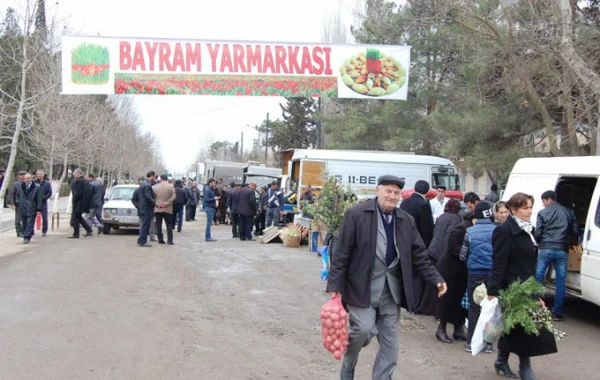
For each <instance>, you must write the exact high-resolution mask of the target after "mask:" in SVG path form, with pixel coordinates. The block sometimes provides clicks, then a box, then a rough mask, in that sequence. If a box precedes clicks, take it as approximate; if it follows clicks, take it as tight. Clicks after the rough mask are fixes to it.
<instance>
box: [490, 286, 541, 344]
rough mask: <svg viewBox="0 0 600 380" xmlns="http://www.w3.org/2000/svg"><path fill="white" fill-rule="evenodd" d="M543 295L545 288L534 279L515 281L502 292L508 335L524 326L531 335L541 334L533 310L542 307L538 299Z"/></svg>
mask: <svg viewBox="0 0 600 380" xmlns="http://www.w3.org/2000/svg"><path fill="white" fill-rule="evenodd" d="M543 293H544V287H543V286H542V285H541V284H540V283H539V282H537V281H536V279H535V278H534V277H529V278H528V279H527V280H526V281H525V282H522V281H515V282H513V283H512V284H510V285H509V286H508V288H507V289H504V290H501V291H500V305H501V306H502V312H503V317H504V332H505V333H506V334H508V333H510V332H511V331H512V330H513V329H514V328H515V327H517V326H522V327H523V329H524V330H525V332H526V333H527V334H529V335H539V334H540V332H539V326H537V325H536V324H535V322H534V321H533V319H532V318H531V310H534V309H538V308H540V307H541V304H540V300H539V299H538V297H539V295H540V294H543Z"/></svg>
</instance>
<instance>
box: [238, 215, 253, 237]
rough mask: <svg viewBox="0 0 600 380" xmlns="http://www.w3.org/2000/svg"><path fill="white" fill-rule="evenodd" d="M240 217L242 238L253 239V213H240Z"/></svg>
mask: <svg viewBox="0 0 600 380" xmlns="http://www.w3.org/2000/svg"><path fill="white" fill-rule="evenodd" d="M239 218H240V240H252V224H253V223H252V221H253V220H254V216H253V215H239Z"/></svg>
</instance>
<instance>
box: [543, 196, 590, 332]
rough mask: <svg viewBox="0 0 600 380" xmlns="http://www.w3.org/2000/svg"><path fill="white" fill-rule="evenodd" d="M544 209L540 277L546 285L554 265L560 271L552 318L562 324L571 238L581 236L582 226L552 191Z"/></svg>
mask: <svg viewBox="0 0 600 380" xmlns="http://www.w3.org/2000/svg"><path fill="white" fill-rule="evenodd" d="M542 203H543V205H544V209H543V210H541V211H540V212H539V213H538V216H537V225H536V229H535V239H536V240H537V242H538V244H539V249H540V252H539V256H538V263H537V270H536V278H537V280H538V281H539V282H542V280H543V279H544V276H545V274H546V271H547V270H548V266H549V264H550V263H552V265H553V266H554V270H555V271H556V279H555V282H556V292H555V295H554V308H553V309H552V316H553V318H554V320H555V321H562V320H564V317H563V315H562V305H563V300H564V298H565V285H566V281H567V260H568V250H569V235H570V236H575V237H578V236H579V223H578V221H577V217H576V216H575V212H574V211H573V210H570V209H568V208H566V207H564V206H563V205H561V204H560V203H558V202H557V201H556V193H555V192H554V191H552V190H548V191H545V192H544V193H543V194H542Z"/></svg>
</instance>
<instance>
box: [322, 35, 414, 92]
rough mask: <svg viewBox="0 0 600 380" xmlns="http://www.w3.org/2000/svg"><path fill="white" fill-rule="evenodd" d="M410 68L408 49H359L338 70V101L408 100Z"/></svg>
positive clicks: (376, 47)
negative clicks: (346, 99)
mask: <svg viewBox="0 0 600 380" xmlns="http://www.w3.org/2000/svg"><path fill="white" fill-rule="evenodd" d="M361 48H362V50H361ZM334 58H335V60H337V59H338V58H339V57H334ZM409 65H410V47H408V46H368V45H358V46H357V48H356V49H354V54H353V55H349V56H346V58H345V59H344V60H343V62H342V64H341V65H340V66H339V68H338V69H339V75H338V98H364V99H369V98H370V99H373V98H376V99H398V100H406V97H407V95H408V68H409Z"/></svg>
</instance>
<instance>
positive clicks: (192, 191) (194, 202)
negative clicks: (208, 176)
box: [185, 181, 200, 222]
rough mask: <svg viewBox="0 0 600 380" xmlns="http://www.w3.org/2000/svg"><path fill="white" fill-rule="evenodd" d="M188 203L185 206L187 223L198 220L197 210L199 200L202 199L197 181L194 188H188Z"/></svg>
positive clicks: (193, 184) (193, 185)
mask: <svg viewBox="0 0 600 380" xmlns="http://www.w3.org/2000/svg"><path fill="white" fill-rule="evenodd" d="M187 192H188V202H187V205H186V206H185V221H186V222H189V221H192V220H196V208H197V207H198V200H199V199H200V191H199V190H198V184H197V183H196V181H192V186H191V187H188V188H187Z"/></svg>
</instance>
